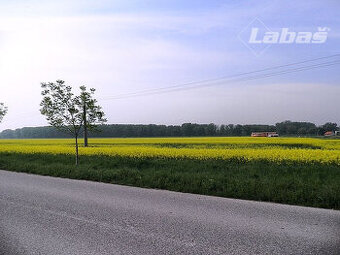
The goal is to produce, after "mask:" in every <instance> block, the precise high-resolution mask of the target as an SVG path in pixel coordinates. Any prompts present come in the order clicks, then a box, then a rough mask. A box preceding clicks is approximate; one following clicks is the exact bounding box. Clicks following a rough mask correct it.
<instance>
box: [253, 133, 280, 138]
mask: <svg viewBox="0 0 340 255" xmlns="http://www.w3.org/2000/svg"><path fill="white" fill-rule="evenodd" d="M251 136H252V137H279V135H278V133H276V132H253V133H251Z"/></svg>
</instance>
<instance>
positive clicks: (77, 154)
mask: <svg viewBox="0 0 340 255" xmlns="http://www.w3.org/2000/svg"><path fill="white" fill-rule="evenodd" d="M78 164H79V150H78V135H76V165H78Z"/></svg>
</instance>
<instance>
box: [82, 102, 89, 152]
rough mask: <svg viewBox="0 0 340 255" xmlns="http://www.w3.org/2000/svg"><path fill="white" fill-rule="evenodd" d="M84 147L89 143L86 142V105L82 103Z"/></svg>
mask: <svg viewBox="0 0 340 255" xmlns="http://www.w3.org/2000/svg"><path fill="white" fill-rule="evenodd" d="M83 110H84V116H83V118H84V147H88V146H89V143H88V138H87V137H88V136H87V121H86V105H85V103H84V109H83Z"/></svg>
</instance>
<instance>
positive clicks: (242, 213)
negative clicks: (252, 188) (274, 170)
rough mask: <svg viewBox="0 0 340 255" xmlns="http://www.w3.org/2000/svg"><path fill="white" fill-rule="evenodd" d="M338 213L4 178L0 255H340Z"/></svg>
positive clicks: (16, 176) (8, 175)
mask: <svg viewBox="0 0 340 255" xmlns="http://www.w3.org/2000/svg"><path fill="white" fill-rule="evenodd" d="M339 247H340V212H339V211H333V210H324V209H315V208H306V207H298V206H288V205H279V204H272V203H261V202H250V201H242V200H236V199H226V198H218V197H210V196H200V195H192V194H182V193H176V192H169V191H161V190H151V189H141V188H134V187H126V186H120V185H112V184H103V183H95V182H89V181H77V180H68V179H61V178H52V177H43V176H35V175H28V174H23V173H12V172H6V171H0V254H4V255H12V254H20V255H25V254H43V255H45V254H81V255H84V254H100V255H102V254H104V255H105V254H157V255H158V254H195V255H196V254H340V253H339V252H340V249H339Z"/></svg>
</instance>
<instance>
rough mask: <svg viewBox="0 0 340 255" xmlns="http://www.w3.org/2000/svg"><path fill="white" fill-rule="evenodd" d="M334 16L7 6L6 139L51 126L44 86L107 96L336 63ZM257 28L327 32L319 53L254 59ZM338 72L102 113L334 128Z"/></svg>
mask: <svg viewBox="0 0 340 255" xmlns="http://www.w3.org/2000/svg"><path fill="white" fill-rule="evenodd" d="M339 12H340V2H339V1H336V0H334V1H331V0H329V1H307V0H303V1H283V0H282V1H279V0H276V1H273V0H272V1H236V0H235V1H203V0H200V1H197V0H188V1H182V0H176V1H173V0H171V1H170V0H168V1H164V0H163V1H160V0H155V1H137V0H131V1H129V0H124V1H123V0H121V1H109V0H99V1H89V0H85V1H84V0H83V1H80V0H79V1H78V0H76V1H72V0H71V1H70V0H68V1H66V0H61V1H38V0H35V1H30V0H26V1H13V0H11V1H9V0H8V1H7V0H5V1H4V0H0V56H1V57H0V77H1V83H0V89H1V94H0V101H3V102H5V103H6V104H7V105H8V106H9V108H10V111H9V114H8V116H7V117H6V118H5V119H4V121H3V123H1V124H0V130H3V129H6V128H18V127H23V126H38V125H46V121H45V120H44V118H43V117H42V116H40V114H39V111H38V109H39V102H40V86H39V83H40V82H42V81H53V80H56V79H64V80H66V81H67V82H69V83H70V84H72V85H74V86H75V87H77V86H80V85H82V84H86V85H88V86H90V87H95V88H97V91H98V93H97V94H98V97H99V98H107V97H109V96H115V95H119V94H122V93H130V92H136V91H139V90H143V89H150V88H158V87H163V86H168V85H173V84H181V83H185V82H189V81H199V80H204V79H210V78H215V77H220V76H226V75H233V74H237V73H242V72H248V71H253V70H257V69H261V68H267V67H271V66H275V65H282V64H287V63H292V62H297V61H303V60H306V59H311V58H317V57H323V56H328V55H333V54H337V53H339V45H340V17H339V15H338V13H339ZM254 19H257V20H260V21H261V22H263V23H264V24H265V25H266V26H267V27H268V28H269V29H270V30H272V31H280V29H281V28H284V27H287V28H289V30H290V31H297V32H303V31H307V32H316V31H317V28H318V27H328V28H329V29H330V31H329V33H328V39H327V41H326V43H324V44H300V45H298V44H286V45H282V44H276V45H271V47H270V48H268V49H267V50H265V51H264V52H263V53H262V54H261V55H256V54H254V53H253V52H252V51H251V50H249V49H248V48H247V47H246V46H245V45H244V44H243V43H242V42H241V40H240V38H239V35H240V33H241V32H242V31H245V32H244V34H242V36H243V37H247V35H248V34H249V33H250V32H249V31H250V30H247V29H246V30H244V29H245V28H247V27H248V28H249V27H250V28H251V27H252V26H254V24H250V23H251V22H252V21H253V20H254ZM249 25H250V26H249ZM338 59H339V58H338ZM339 66H340V65H337V66H332V67H328V68H323V69H315V70H313V71H305V72H301V73H294V74H287V75H283V76H277V77H272V78H267V79H262V80H255V81H248V82H243V83H226V84H223V85H220V86H217V87H209V88H203V89H196V90H192V91H182V92H178V93H171V94H166V95H154V96H145V97H138V98H128V99H122V100H105V101H101V103H102V105H103V106H104V110H105V111H106V113H107V115H108V119H109V122H110V123H162V124H181V123H183V122H199V123H209V122H214V123H217V124H222V123H242V124H244V123H268V124H273V123H275V122H277V121H282V120H286V119H291V120H297V121H312V122H316V123H318V124H321V123H323V122H325V121H336V122H338V123H339V122H340V120H339V114H338V112H339V109H340V100H338V97H339V95H340V85H339V81H340V72H339V71H338V70H339Z"/></svg>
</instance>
